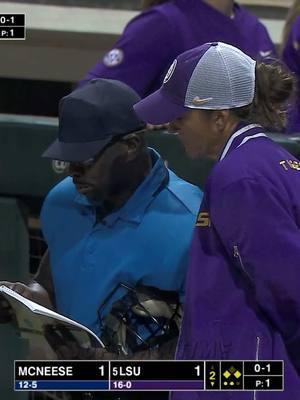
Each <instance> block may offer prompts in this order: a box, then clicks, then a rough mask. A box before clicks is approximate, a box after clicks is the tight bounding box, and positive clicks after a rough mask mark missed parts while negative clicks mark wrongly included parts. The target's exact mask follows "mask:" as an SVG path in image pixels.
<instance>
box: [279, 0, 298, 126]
mask: <svg viewBox="0 0 300 400" xmlns="http://www.w3.org/2000/svg"><path fill="white" fill-rule="evenodd" d="M282 59H283V61H284V62H285V64H286V65H287V66H288V67H289V69H290V70H291V71H292V72H293V73H294V74H295V75H296V77H297V80H298V85H297V93H296V96H295V101H294V103H293V105H292V107H291V109H290V111H289V118H288V125H287V132H288V133H300V0H295V1H294V3H293V5H292V7H291V8H290V11H289V13H288V16H287V19H286V23H285V27H284V33H283V45H282Z"/></svg>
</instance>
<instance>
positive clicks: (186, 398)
mask: <svg viewBox="0 0 300 400" xmlns="http://www.w3.org/2000/svg"><path fill="white" fill-rule="evenodd" d="M176 357H177V359H181V360H219V359H220V360H284V362H285V391H284V392H234V391H230V392H174V393H172V395H171V399H172V400H196V399H197V400H229V399H230V400H298V399H300V162H299V161H298V160H296V159H295V158H294V157H293V156H292V155H291V154H290V153H288V152H287V151H286V150H285V149H283V148H281V147H280V146H279V145H277V144H276V143H274V142H273V141H272V140H271V139H269V138H268V137H266V136H265V135H264V133H263V130H262V128H261V127H260V126H259V125H248V126H242V125H240V126H239V128H238V130H237V131H236V132H235V133H234V134H233V135H232V136H231V138H230V139H229V141H228V142H227V144H226V146H225V148H224V150H223V153H222V156H221V157H220V160H219V162H218V163H217V164H216V166H215V167H214V169H213V171H212V173H211V175H210V177H209V179H208V181H207V183H206V187H205V191H204V198H203V202H202V204H201V208H200V212H199V215H198V219H197V223H196V228H195V232H194V238H193V243H192V248H191V259H190V266H189V271H188V277H187V286H186V300H185V304H184V318H183V324H182V333H181V336H180V339H179V344H178V349H177V356H176Z"/></svg>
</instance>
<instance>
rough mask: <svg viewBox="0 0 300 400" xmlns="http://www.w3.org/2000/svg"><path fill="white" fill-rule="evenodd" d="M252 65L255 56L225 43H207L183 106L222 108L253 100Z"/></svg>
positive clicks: (253, 81)
mask: <svg viewBox="0 0 300 400" xmlns="http://www.w3.org/2000/svg"><path fill="white" fill-rule="evenodd" d="M255 65H256V63H255V61H254V60H252V59H251V58H250V57H248V56H247V55H246V54H244V53H243V52H241V51H240V50H239V49H237V48H235V47H233V46H230V45H228V44H225V43H218V44H217V45H215V46H212V47H210V48H209V50H207V52H206V53H205V54H204V55H203V57H201V58H200V60H199V62H198V64H197V66H196V68H195V69H194V72H193V74H192V76H191V79H190V82H189V85H188V88H187V92H186V97H185V106H186V107H189V108H196V109H206V110H222V109H230V108H237V107H242V106H245V105H248V104H250V103H252V101H253V99H254V92H255Z"/></svg>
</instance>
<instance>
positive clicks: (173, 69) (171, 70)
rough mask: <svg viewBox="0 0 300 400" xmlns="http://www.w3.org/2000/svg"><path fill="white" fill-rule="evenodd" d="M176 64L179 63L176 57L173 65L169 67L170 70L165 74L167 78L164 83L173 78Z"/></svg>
mask: <svg viewBox="0 0 300 400" xmlns="http://www.w3.org/2000/svg"><path fill="white" fill-rule="evenodd" d="M176 65H177V59H175V60H174V61H173V63H172V65H171V67H170V68H169V70H168V72H167V74H166V76H165V79H164V84H165V83H167V82H169V80H170V79H171V78H172V75H173V74H174V71H175V69H176Z"/></svg>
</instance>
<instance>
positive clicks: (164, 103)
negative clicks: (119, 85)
mask: <svg viewBox="0 0 300 400" xmlns="http://www.w3.org/2000/svg"><path fill="white" fill-rule="evenodd" d="M133 108H134V111H135V112H136V114H137V115H138V116H139V118H141V119H142V120H143V121H145V122H147V123H149V124H152V125H161V124H167V123H168V122H171V121H174V120H175V119H176V118H178V117H180V116H181V115H183V114H184V113H185V112H187V111H188V108H187V107H184V106H182V105H178V104H176V103H174V101H172V99H171V98H170V97H169V96H168V95H167V94H166V93H165V92H164V90H163V88H161V89H159V90H157V91H156V92H154V93H152V94H151V95H150V96H148V97H145V98H144V99H143V100H141V101H139V102H138V103H137V104H135V105H134V106H133Z"/></svg>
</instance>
